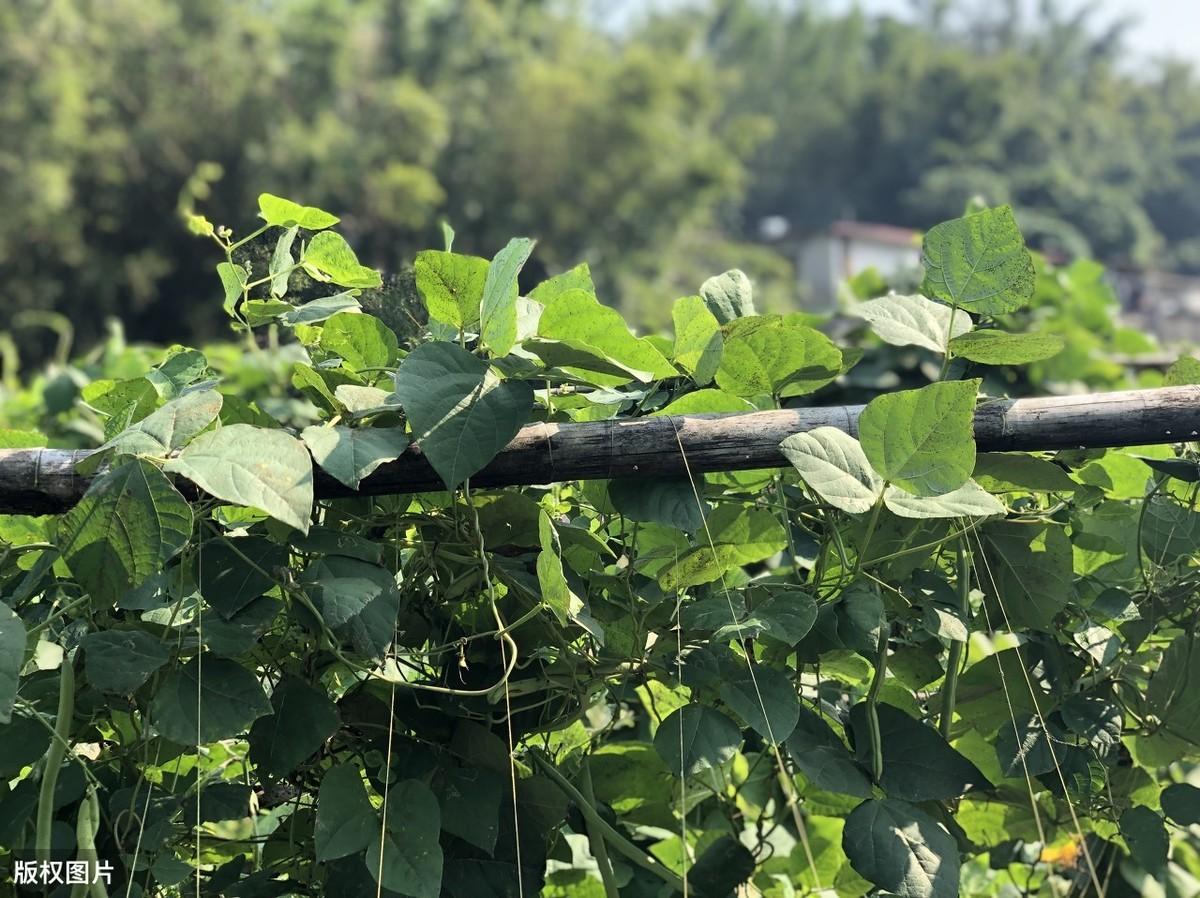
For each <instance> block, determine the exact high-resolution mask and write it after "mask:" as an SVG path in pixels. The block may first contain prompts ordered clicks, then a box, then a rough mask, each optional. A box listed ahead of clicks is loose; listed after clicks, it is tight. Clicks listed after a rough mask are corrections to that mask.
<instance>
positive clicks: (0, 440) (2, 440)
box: [0, 427, 48, 449]
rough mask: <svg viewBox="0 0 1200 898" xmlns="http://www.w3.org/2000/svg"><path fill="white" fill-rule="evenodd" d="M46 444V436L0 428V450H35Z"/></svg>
mask: <svg viewBox="0 0 1200 898" xmlns="http://www.w3.org/2000/svg"><path fill="white" fill-rule="evenodd" d="M47 442H48V440H47V439H46V436H45V435H44V434H41V433H38V432H37V431H36V430H13V429H12V428H9V427H0V449H37V448H39V447H41V446H45V445H46V443H47Z"/></svg>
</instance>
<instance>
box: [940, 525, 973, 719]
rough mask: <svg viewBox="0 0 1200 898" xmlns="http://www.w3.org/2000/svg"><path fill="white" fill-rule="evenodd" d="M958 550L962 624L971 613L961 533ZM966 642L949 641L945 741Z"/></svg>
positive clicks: (964, 541)
mask: <svg viewBox="0 0 1200 898" xmlns="http://www.w3.org/2000/svg"><path fill="white" fill-rule="evenodd" d="M956 547H957V550H958V608H959V611H960V612H962V618H963V624H964V625H965V624H966V622H967V619H968V618H969V617H970V614H971V568H970V564H969V561H968V558H967V537H966V534H963V535H961V536H959V537H958V540H957V542H956ZM966 647H967V644H966V642H960V641H959V640H957V639H956V640H954V641H953V642H951V643H950V656H949V658H948V659H947V661H946V682H945V684H943V686H942V716H941V719H940V720H939V721H938V730H939V731H940V732H941V734H942V736H943V738H945V739H946V741H947V742H949V741H950V726H951V724H952V723H953V721H954V705H955V702H956V700H957V698H958V669H959V668H960V667H962V659H963V652H964V650H965V649H966Z"/></svg>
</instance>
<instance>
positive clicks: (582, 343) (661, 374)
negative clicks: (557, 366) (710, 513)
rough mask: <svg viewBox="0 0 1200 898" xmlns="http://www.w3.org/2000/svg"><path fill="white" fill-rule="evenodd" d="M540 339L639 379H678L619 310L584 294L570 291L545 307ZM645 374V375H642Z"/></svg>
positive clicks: (539, 326)
mask: <svg viewBox="0 0 1200 898" xmlns="http://www.w3.org/2000/svg"><path fill="white" fill-rule="evenodd" d="M538 336H540V337H546V338H548V339H551V340H560V341H563V342H565V343H567V344H569V345H572V346H578V347H582V348H585V349H587V350H588V351H590V352H592V353H594V354H596V355H598V356H600V357H601V358H607V359H611V360H612V361H614V362H616V363H617V364H618V365H621V366H623V367H624V368H625V369H626V370H627V371H630V372H637V374H635V375H634V376H638V375H642V376H641V377H639V379H643V378H644V379H646V380H649V379H656V378H666V377H675V376H677V375H678V373H679V372H677V371H676V370H675V368H674V367H672V365H671V363H670V362H668V361H667V360H666V358H665V357H664V356H663V354H662V353H661V352H659V351H658V350H657V349H656V348H655V347H654V344H653V343H651V342H650V341H649V340H647V339H645V338H639V337H635V336H634V335H633V334H632V333H630V331H629V328H628V326H626V324H625V321H624V320H623V319H622V318H621V315H620V313H619V312H617V311H616V309H610V308H608V307H607V306H602V305H600V302H599V300H597V299H596V297H595V296H594V295H592V294H591V293H587V292H585V291H583V290H569V291H567V292H565V293H563V294H562V295H561V296H559V297H558V298H557V299H556V300H555V301H554V303H553V304H552V305H549V306H547V307H546V310H545V311H544V312H542V317H541V319H540V320H539V321H538ZM643 372H644V374H642V373H643Z"/></svg>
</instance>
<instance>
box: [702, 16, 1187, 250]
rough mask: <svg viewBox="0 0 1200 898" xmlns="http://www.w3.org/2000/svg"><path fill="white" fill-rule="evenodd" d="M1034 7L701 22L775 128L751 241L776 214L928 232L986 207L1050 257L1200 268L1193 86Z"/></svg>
mask: <svg viewBox="0 0 1200 898" xmlns="http://www.w3.org/2000/svg"><path fill="white" fill-rule="evenodd" d="M1022 7H1023V4H1019V3H1015V2H1005V3H1001V4H977V3H968V2H961V0H960V2H954V0H924V2H920V3H917V4H916V15H915V16H914V18H913V19H912V20H907V21H901V20H898V19H895V18H890V17H880V18H878V19H873V20H872V19H868V18H866V17H864V16H863V15H862V14H861V13H858V12H851V13H849V14H847V15H843V16H830V15H828V14H827V13H823V12H821V11H819V10H818V9H817V8H816V6H815V4H809V3H789V4H779V3H770V2H758V0H721V2H718V3H716V4H715V11H713V12H710V13H709V14H707V15H700V14H697V13H690V15H692V16H695V17H697V18H699V19H700V24H701V27H706V26H707V27H708V29H709V30H708V44H709V48H710V51H711V52H712V53H713V54H714V56H715V58H716V59H717V60H718V61H719V62H720V64H721V65H722V66H726V67H734V68H737V69H738V70H739V71H740V72H741V74H742V79H741V81H740V83H739V86H738V89H737V90H735V91H734V93H733V95H732V98H731V104H732V105H733V106H734V107H735V108H737V109H739V110H742V111H746V112H760V113H763V114H765V115H767V116H769V117H770V119H771V120H772V121H773V122H774V123H775V124H776V126H777V127H776V131H775V134H774V137H773V139H771V140H770V141H768V142H767V143H766V144H765V145H764V146H763V147H762V148H761V150H760V151H759V153H758V155H757V156H756V157H755V159H754V162H753V169H754V171H755V177H754V179H753V181H752V184H751V188H750V190H749V192H748V195H747V198H746V204H745V215H744V222H745V228H746V230H747V232H748V233H749V232H750V231H751V229H752V228H754V227H755V226H756V224H757V222H758V221H759V220H761V219H762V218H763V217H765V216H768V215H782V216H785V217H786V218H788V219H789V220H790V221H791V222H792V224H793V226H795V227H798V228H800V229H805V228H813V227H821V226H823V225H825V224H826V223H828V222H829V221H830V220H832V219H834V218H837V217H841V216H853V217H858V218H861V219H868V220H878V221H884V222H889V223H895V224H903V225H910V226H913V227H918V228H920V227H926V226H928V225H929V224H931V223H933V222H936V221H938V220H941V219H945V218H948V217H951V216H953V215H956V214H959V213H960V212H961V210H962V208H963V205H964V203H965V202H966V201H967V200H968V199H969V198H970V197H971V196H973V195H976V194H983V195H984V196H986V197H987V198H988V199H989V201H992V202H1012V203H1014V204H1015V205H1016V206H1017V208H1018V210H1019V212H1020V214H1021V217H1022V221H1023V223H1024V224H1025V225H1026V227H1027V230H1028V231H1029V232H1030V233H1031V235H1032V236H1034V237H1035V238H1037V239H1038V240H1039V241H1040V242H1041V244H1042V245H1043V246H1045V247H1047V248H1049V249H1056V250H1062V251H1066V252H1068V253H1072V254H1075V253H1087V252H1093V253H1095V254H1097V255H1099V256H1101V257H1103V258H1106V259H1110V260H1117V261H1126V262H1132V263H1135V264H1151V263H1157V264H1162V263H1164V262H1166V263H1167V264H1171V263H1180V264H1185V263H1186V264H1191V265H1194V264H1196V263H1200V253H1197V252H1196V249H1195V248H1196V247H1197V246H1200V243H1196V242H1188V241H1195V239H1196V237H1197V235H1198V234H1200V225H1197V221H1200V217H1198V216H1197V215H1195V214H1194V213H1195V212H1196V211H1200V205H1198V204H1197V201H1198V200H1200V179H1198V176H1200V165H1198V164H1197V158H1198V157H1197V154H1196V146H1197V142H1196V136H1197V135H1200V86H1198V85H1197V82H1196V80H1195V78H1194V77H1193V76H1192V74H1191V73H1190V72H1189V71H1187V70H1186V69H1184V68H1181V67H1180V66H1174V67H1167V68H1166V69H1163V70H1161V71H1158V70H1154V69H1148V68H1141V69H1139V70H1136V71H1135V70H1134V67H1133V66H1132V65H1130V60H1129V59H1128V57H1127V55H1126V48H1125V45H1124V33H1125V31H1124V29H1125V23H1122V22H1117V23H1113V24H1107V25H1105V24H1102V23H1100V22H1099V21H1098V20H1097V16H1096V11H1095V9H1094V8H1093V7H1091V6H1083V7H1080V8H1077V9H1075V10H1074V11H1073V12H1070V13H1064V12H1063V11H1062V10H1061V9H1060V7H1059V5H1058V4H1056V3H1053V2H1046V3H1042V4H1040V6H1039V10H1038V12H1037V13H1036V15H1035V16H1034V17H1033V18H1024V17H1023V15H1022V12H1021V10H1022ZM713 23H719V27H713ZM1170 246H1177V249H1176V251H1174V252H1172V251H1170V250H1167V251H1166V252H1165V253H1164V249H1165V248H1166V247H1170Z"/></svg>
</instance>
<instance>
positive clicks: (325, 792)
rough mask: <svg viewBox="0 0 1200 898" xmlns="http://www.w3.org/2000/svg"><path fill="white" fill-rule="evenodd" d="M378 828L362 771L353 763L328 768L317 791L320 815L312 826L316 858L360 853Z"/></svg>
mask: <svg viewBox="0 0 1200 898" xmlns="http://www.w3.org/2000/svg"><path fill="white" fill-rule="evenodd" d="M378 832H379V819H378V818H377V817H376V816H375V808H374V807H372V806H371V800H370V799H369V798H367V791H366V789H364V788H363V781H362V774H361V773H359V770H358V768H357V767H356V766H354V765H353V764H341V765H339V766H337V767H331V768H329V770H328V772H326V774H325V776H324V777H323V778H322V779H321V788H320V791H319V792H318V793H317V819H316V825H315V828H314V830H313V839H314V842H315V847H316V859H317V861H318V862H320V863H324V862H325V861H331V860H334V859H335V858H339V857H345V856H346V855H349V854H357V853H358V852H360V851H362V850H363V849H365V848H366V847H367V846H368V845H369V844H371V840H372V839H375V838H376V834H377V833H378Z"/></svg>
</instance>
